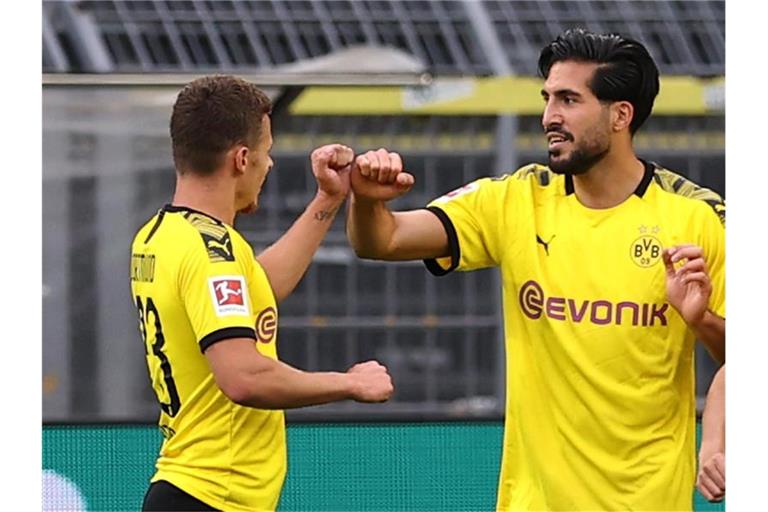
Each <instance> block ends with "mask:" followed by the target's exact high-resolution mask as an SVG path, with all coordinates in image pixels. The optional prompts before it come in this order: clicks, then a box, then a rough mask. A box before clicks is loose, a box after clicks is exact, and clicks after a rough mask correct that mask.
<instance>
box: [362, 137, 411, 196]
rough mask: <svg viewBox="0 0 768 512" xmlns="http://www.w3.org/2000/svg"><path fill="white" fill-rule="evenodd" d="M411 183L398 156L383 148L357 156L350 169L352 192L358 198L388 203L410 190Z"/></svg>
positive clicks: (409, 175)
mask: <svg viewBox="0 0 768 512" xmlns="http://www.w3.org/2000/svg"><path fill="white" fill-rule="evenodd" d="M413 183H414V178H413V175H412V174H408V173H407V172H404V171H403V159H402V158H400V155H399V154H397V153H390V152H389V151H387V150H386V149H384V148H380V149H379V150H377V151H368V152H366V153H364V154H362V155H359V156H358V157H357V158H356V159H355V164H354V166H353V167H352V191H353V192H354V193H355V196H356V197H359V198H365V199H370V200H377V201H389V200H391V199H395V198H396V197H400V196H401V195H403V194H405V193H406V192H408V191H409V190H411V187H413Z"/></svg>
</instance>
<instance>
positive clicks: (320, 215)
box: [315, 208, 338, 221]
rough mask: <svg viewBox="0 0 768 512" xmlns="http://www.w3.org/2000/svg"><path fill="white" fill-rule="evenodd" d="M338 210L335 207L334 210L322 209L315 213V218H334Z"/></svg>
mask: <svg viewBox="0 0 768 512" xmlns="http://www.w3.org/2000/svg"><path fill="white" fill-rule="evenodd" d="M337 211H338V208H334V209H332V210H320V211H319V212H316V213H315V220H319V221H324V220H328V219H332V218H333V216H334V215H336V212H337Z"/></svg>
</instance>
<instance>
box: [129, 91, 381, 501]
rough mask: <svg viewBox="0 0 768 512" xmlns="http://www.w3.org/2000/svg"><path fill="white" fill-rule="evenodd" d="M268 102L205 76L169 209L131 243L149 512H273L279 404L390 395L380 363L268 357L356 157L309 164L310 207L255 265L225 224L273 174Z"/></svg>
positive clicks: (335, 154)
mask: <svg viewBox="0 0 768 512" xmlns="http://www.w3.org/2000/svg"><path fill="white" fill-rule="evenodd" d="M270 109H271V106H270V101H269V98H267V96H266V95H264V93H262V92H261V91H260V90H259V89H257V88H256V87H255V86H254V85H252V84H250V83H248V82H245V81H243V80H240V79H237V78H235V77H231V76H214V77H204V78H201V79H198V80H195V81H193V82H192V83H190V84H189V85H187V86H186V87H185V88H184V89H183V90H182V91H181V92H180V93H179V95H178V98H177V100H176V103H175V105H174V107H173V114H172V116H171V139H172V145H173V158H174V163H175V166H176V191H175V194H174V196H173V201H172V203H171V204H168V205H166V206H164V207H162V208H161V209H160V211H159V212H158V213H157V215H155V216H154V217H153V218H152V219H151V220H150V221H149V222H148V223H147V224H146V225H145V226H144V227H142V228H141V229H140V230H139V232H138V234H137V235H136V237H135V239H134V241H133V246H132V256H131V289H132V292H133V298H134V303H135V306H136V309H137V311H138V316H139V328H140V331H141V334H142V337H143V339H144V343H145V346H144V347H145V352H146V357H147V365H148V367H149V373H150V377H151V380H152V387H153V388H154V390H155V392H156V393H157V398H158V400H159V402H160V408H161V413H160V419H159V424H160V429H161V431H162V432H163V435H164V436H165V440H164V442H163V445H162V448H161V450H160V456H159V458H158V460H157V471H156V473H155V475H154V476H153V477H152V484H151V485H150V487H149V490H148V491H147V494H146V496H145V499H144V505H143V509H144V510H214V509H219V510H233V511H246V510H248V511H251V510H274V509H275V507H276V506H277V502H278V499H279V497H280V490H281V488H282V485H283V480H284V478H285V472H286V448H285V427H284V419H283V412H282V410H281V409H285V408H291V407H302V406H306V405H312V404H321V403H325V402H331V401H335V400H344V399H353V400H358V401H362V402H380V401H384V400H387V399H388V398H389V396H390V395H391V393H392V390H393V388H392V382H391V379H390V376H389V374H388V373H387V370H386V368H384V367H383V366H381V365H380V364H378V363H377V362H375V361H368V362H365V363H361V364H358V365H355V366H354V367H352V368H351V369H350V370H348V371H347V372H346V373H308V372H303V371H300V370H297V369H295V368H292V367H290V366H288V365H286V364H284V363H281V362H279V361H278V360H277V325H278V308H277V303H278V302H279V301H281V300H282V299H284V298H285V297H287V296H288V294H290V293H291V291H292V290H293V288H294V287H295V286H296V284H297V283H298V281H299V279H300V278H301V276H302V275H303V274H304V271H305V270H306V268H307V266H308V265H309V263H310V261H311V260H312V254H314V252H315V250H316V249H317V247H318V246H319V244H320V241H321V240H322V238H323V237H324V236H325V233H326V232H327V231H328V228H329V226H330V225H331V222H332V221H333V218H334V216H335V214H336V212H337V211H338V209H339V208H340V207H341V205H342V203H343V202H344V200H345V198H346V196H347V193H348V191H349V174H350V167H351V163H352V160H353V153H352V150H351V149H350V148H348V147H346V146H343V145H340V144H333V145H328V146H323V147H321V148H318V149H316V150H315V151H314V152H313V153H312V156H311V160H312V171H313V173H314V175H315V178H316V180H317V183H318V191H317V194H316V196H315V198H314V199H313V200H312V202H311V203H310V204H309V205H308V206H307V209H306V211H305V212H304V213H303V214H302V215H301V216H300V217H299V218H298V220H297V221H296V222H295V223H294V224H293V226H292V227H291V228H290V229H289V230H288V232H286V233H285V235H284V236H283V237H282V238H280V240H278V241H277V242H276V243H275V244H274V245H272V246H271V247H269V248H268V249H267V250H266V251H264V252H263V253H262V254H260V255H258V257H257V258H254V255H253V251H252V249H251V247H250V246H249V245H248V243H247V242H246V241H245V239H244V238H243V237H242V236H241V235H240V234H239V233H238V232H237V231H235V229H234V228H233V227H232V224H233V222H234V219H235V215H236V214H237V213H238V212H250V211H253V210H255V209H256V205H257V201H258V196H259V192H260V191H261V187H262V185H263V183H264V180H265V178H266V176H267V174H268V173H269V171H270V169H271V168H272V159H271V158H270V156H269V151H270V148H271V146H272V134H271V128H270V117H269V113H270Z"/></svg>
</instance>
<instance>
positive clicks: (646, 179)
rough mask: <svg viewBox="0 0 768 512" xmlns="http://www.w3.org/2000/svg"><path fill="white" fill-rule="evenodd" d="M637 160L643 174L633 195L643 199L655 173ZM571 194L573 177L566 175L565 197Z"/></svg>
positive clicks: (648, 164) (650, 165)
mask: <svg viewBox="0 0 768 512" xmlns="http://www.w3.org/2000/svg"><path fill="white" fill-rule="evenodd" d="M639 160H640V161H641V162H642V163H643V166H645V172H644V173H643V179H641V180H640V183H638V184H637V188H635V191H634V194H635V195H636V196H637V197H643V196H644V195H645V191H646V190H648V186H649V185H650V184H651V181H653V175H654V173H655V172H656V168H655V167H654V165H653V164H652V163H650V162H646V161H645V160H643V159H642V158H640V159H639ZM573 192H574V189H573V175H571V174H566V175H565V195H567V196H569V195H571V194H573Z"/></svg>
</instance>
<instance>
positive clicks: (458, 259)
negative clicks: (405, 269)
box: [424, 178, 511, 276]
mask: <svg viewBox="0 0 768 512" xmlns="http://www.w3.org/2000/svg"><path fill="white" fill-rule="evenodd" d="M505 191H506V187H505V186H504V184H503V183H501V182H499V181H494V180H493V179H492V178H482V179H479V180H476V181H473V182H471V183H468V184H467V185H464V186H463V187H461V188H459V189H456V190H454V191H452V192H449V193H447V194H445V195H444V196H442V197H439V198H437V199H435V200H434V201H432V202H431V203H429V204H428V205H427V210H429V211H431V212H432V213H434V214H435V215H436V216H437V217H438V218H439V219H440V222H442V224H443V227H444V228H445V232H446V234H447V236H448V245H449V249H450V256H448V257H445V258H438V259H429V260H424V264H425V265H426V266H427V269H428V270H429V271H430V272H431V273H432V274H434V275H438V276H440V275H445V274H447V273H449V272H451V271H453V270H460V271H463V270H475V269H479V268H485V267H491V266H495V265H498V264H499V262H500V261H501V258H502V255H501V253H502V250H503V245H502V240H503V238H502V237H500V236H499V233H500V230H501V224H502V222H503V218H502V209H501V208H500V205H501V204H502V202H503V201H504V193H505ZM510 235H511V234H510Z"/></svg>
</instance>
